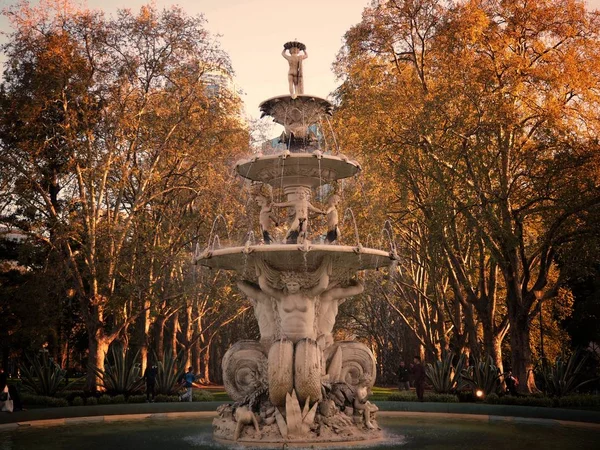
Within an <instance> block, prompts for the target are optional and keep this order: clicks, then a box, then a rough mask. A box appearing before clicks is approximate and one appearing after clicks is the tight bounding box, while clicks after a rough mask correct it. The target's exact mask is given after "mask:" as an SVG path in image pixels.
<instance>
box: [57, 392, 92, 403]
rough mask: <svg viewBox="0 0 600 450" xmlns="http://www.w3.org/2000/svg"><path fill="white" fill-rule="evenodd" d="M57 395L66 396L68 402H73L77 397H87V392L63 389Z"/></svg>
mask: <svg viewBox="0 0 600 450" xmlns="http://www.w3.org/2000/svg"><path fill="white" fill-rule="evenodd" d="M55 396H56V397H60V398H64V399H67V401H68V402H71V403H72V402H73V400H74V399H75V397H82V398H83V397H85V392H83V391H80V390H77V391H70V390H62V391H60V392H57V393H56V395H55Z"/></svg>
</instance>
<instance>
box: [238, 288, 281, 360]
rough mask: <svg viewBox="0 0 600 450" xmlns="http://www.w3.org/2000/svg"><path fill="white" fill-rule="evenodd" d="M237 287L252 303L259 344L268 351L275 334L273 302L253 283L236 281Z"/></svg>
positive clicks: (275, 324) (275, 323)
mask: <svg viewBox="0 0 600 450" xmlns="http://www.w3.org/2000/svg"><path fill="white" fill-rule="evenodd" d="M237 286H238V288H239V290H240V291H242V292H243V293H244V294H246V296H247V297H248V300H250V303H252V306H253V308H254V316H255V317H256V321H257V322H258V330H259V331H260V343H261V344H262V345H263V347H264V349H265V350H267V351H268V350H269V347H270V346H271V344H272V343H273V341H274V340H275V336H276V334H277V322H276V321H275V311H273V301H272V299H271V297H269V296H268V295H266V294H265V293H264V292H263V291H261V290H260V288H259V287H258V286H257V285H255V284H254V283H250V282H248V281H238V282H237Z"/></svg>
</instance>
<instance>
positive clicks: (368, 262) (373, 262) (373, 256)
mask: <svg viewBox="0 0 600 450" xmlns="http://www.w3.org/2000/svg"><path fill="white" fill-rule="evenodd" d="M326 256H328V257H330V258H331V260H332V263H333V264H332V265H333V267H334V268H335V269H336V270H339V271H342V272H344V271H345V272H352V273H354V272H356V271H358V270H373V269H375V270H376V269H379V268H381V267H389V265H390V264H391V263H392V262H393V261H395V260H396V259H397V257H396V256H395V255H394V254H392V253H390V252H386V251H383V250H378V249H374V248H365V247H362V246H357V247H352V246H349V245H327V244H314V245H312V244H306V243H305V244H300V245H297V244H273V245H247V246H244V247H228V248H220V249H217V250H205V251H204V252H202V253H200V254H199V255H197V256H196V257H195V258H194V263H195V264H200V265H202V266H206V267H211V268H213V269H225V270H235V271H237V272H240V273H246V274H248V275H250V276H251V275H252V274H253V272H254V261H255V260H256V259H257V258H260V259H261V260H262V261H264V262H266V263H267V264H268V265H269V266H271V267H272V268H273V269H275V270H279V271H291V270H293V271H296V272H312V271H314V270H316V269H317V268H318V267H319V266H320V264H321V262H322V261H323V258H325V257H326Z"/></svg>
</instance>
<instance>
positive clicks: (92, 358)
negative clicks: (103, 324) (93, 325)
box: [85, 327, 110, 392]
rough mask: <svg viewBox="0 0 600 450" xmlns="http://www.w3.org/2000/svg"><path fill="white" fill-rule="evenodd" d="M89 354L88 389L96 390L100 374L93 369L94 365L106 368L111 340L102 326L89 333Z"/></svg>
mask: <svg viewBox="0 0 600 450" xmlns="http://www.w3.org/2000/svg"><path fill="white" fill-rule="evenodd" d="M88 342H89V355H88V371H87V378H86V386H85V388H86V391H89V392H95V391H96V390H97V388H98V381H99V379H98V376H97V375H96V372H95V371H94V370H92V367H96V368H97V369H98V370H100V371H103V370H104V359H105V358H106V353H107V352H108V347H109V345H110V340H109V339H107V338H106V336H105V335H104V333H103V331H102V328H99V327H98V328H97V329H96V330H95V333H90V334H89V339H88Z"/></svg>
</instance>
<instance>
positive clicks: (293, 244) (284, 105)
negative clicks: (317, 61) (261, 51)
mask: <svg viewBox="0 0 600 450" xmlns="http://www.w3.org/2000/svg"><path fill="white" fill-rule="evenodd" d="M300 52H303V53H300ZM282 54H283V56H284V57H285V58H286V59H287V60H288V62H289V64H290V71H289V73H288V79H289V82H290V95H285V96H280V97H275V98H271V99H269V100H266V101H265V102H263V103H262V104H261V105H260V108H261V110H262V112H263V116H271V117H273V119H274V121H275V122H277V123H279V124H281V125H283V126H284V128H285V131H284V133H283V135H282V137H281V141H282V142H284V143H285V150H283V151H279V152H275V153H274V154H269V155H256V156H253V157H252V158H250V159H247V160H242V161H239V162H238V163H237V172H238V173H239V174H240V175H241V176H242V177H243V178H245V179H247V180H250V181H251V182H252V183H251V185H250V193H251V195H253V196H254V197H255V200H256V202H257V203H258V204H259V205H260V207H261V210H260V214H259V223H260V227H261V231H262V242H261V243H260V244H253V243H252V242H251V241H248V242H247V243H246V245H245V246H241V247H229V248H213V247H214V246H211V245H210V243H209V247H208V248H207V249H205V250H204V251H202V252H200V253H198V254H197V255H196V256H195V262H196V263H197V264H201V265H203V266H208V267H212V268H219V269H227V270H234V271H236V272H237V273H238V274H239V277H240V281H238V287H239V289H240V290H241V291H242V292H243V293H244V294H246V295H247V296H248V298H249V300H250V302H251V303H252V305H253V306H254V313H255V315H256V319H257V321H258V326H259V329H260V335H261V338H260V341H259V342H256V341H250V340H247V341H240V342H237V343H236V344H234V345H233V346H232V347H231V348H230V349H229V350H228V351H227V353H226V354H225V356H224V357H223V362H222V366H223V380H224V384H225V389H226V390H227V393H228V394H229V395H230V397H231V398H232V399H233V400H234V402H235V403H234V404H233V405H223V406H221V407H220V408H219V411H218V412H219V416H218V418H216V419H215V420H214V422H213V426H214V438H215V439H216V440H217V441H220V442H237V443H238V444H244V445H248V446H267V447H268V446H282V445H284V444H286V445H287V446H288V447H291V446H307V445H309V446H320V445H332V444H333V445H335V444H338V445H340V446H342V445H343V446H346V445H348V444H355V443H358V444H362V445H364V444H366V443H369V442H372V441H377V440H379V439H380V437H381V431H380V429H379V427H378V425H377V422H376V419H375V412H376V411H377V407H376V406H375V405H374V404H372V403H370V402H369V401H368V399H367V397H368V394H369V392H370V388H371V387H372V386H373V384H374V383H375V358H374V357H373V354H372V353H371V351H370V350H369V348H368V347H367V346H365V345H364V344H362V343H359V342H355V341H338V342H336V341H334V339H333V335H332V331H333V327H334V324H335V319H336V315H337V312H338V307H339V305H340V304H341V303H342V302H343V301H344V300H345V299H347V298H349V297H351V296H353V295H357V294H360V293H361V292H362V291H363V289H364V288H363V285H362V284H361V283H360V282H359V281H358V280H356V279H354V276H355V273H356V272H357V271H360V270H366V269H378V268H379V267H386V266H389V265H390V262H391V261H392V260H393V259H394V258H395V256H394V254H393V252H391V253H390V252H387V251H382V250H376V249H372V248H365V247H362V246H361V245H360V243H358V242H357V243H356V245H354V246H350V245H339V240H340V239H339V237H340V229H339V225H338V212H337V210H336V205H337V204H338V203H339V201H340V197H339V196H338V195H337V194H336V193H335V183H336V181H337V180H340V179H343V178H347V177H351V176H354V175H356V174H357V173H358V172H359V171H360V170H361V168H360V165H359V164H358V163H357V162H355V161H351V160H349V159H348V158H346V157H345V156H343V155H341V154H338V155H331V154H328V153H325V152H323V151H322V150H321V148H320V140H319V131H318V125H319V124H322V123H323V119H324V118H325V119H326V118H327V116H328V115H329V114H331V109H332V105H331V104H330V103H329V102H328V101H327V100H324V99H321V98H318V97H313V96H308V95H304V94H303V82H302V60H303V59H305V58H306V51H305V46H304V45H303V44H301V43H299V42H288V43H287V44H285V46H284V51H283V53H282ZM315 130H316V131H315ZM277 190H280V191H279V192H280V195H285V201H282V202H273V201H272V196H273V192H274V191H277ZM314 190H318V191H319V194H320V195H321V196H323V195H328V200H327V202H326V207H325V208H324V210H321V209H319V208H317V207H315V206H313V205H312V204H311V194H312V193H313V191H314ZM324 193H325V194H324ZM273 208H287V209H288V221H287V222H288V224H287V225H288V226H287V230H286V234H285V237H284V238H283V239H282V242H277V240H276V236H275V235H274V231H273V225H277V223H276V222H277V218H276V217H277V216H276V215H275V214H273ZM311 214H323V215H325V216H326V219H327V230H326V231H325V230H321V231H322V232H321V233H316V234H317V235H319V236H320V237H319V238H318V241H316V242H314V243H313V242H312V241H311V240H310V239H309V238H310V237H311V234H310V233H311V232H312V230H311V228H310V227H309V216H310V215H311Z"/></svg>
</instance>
